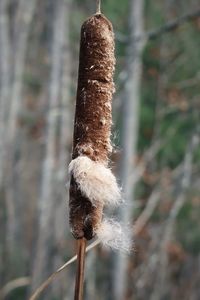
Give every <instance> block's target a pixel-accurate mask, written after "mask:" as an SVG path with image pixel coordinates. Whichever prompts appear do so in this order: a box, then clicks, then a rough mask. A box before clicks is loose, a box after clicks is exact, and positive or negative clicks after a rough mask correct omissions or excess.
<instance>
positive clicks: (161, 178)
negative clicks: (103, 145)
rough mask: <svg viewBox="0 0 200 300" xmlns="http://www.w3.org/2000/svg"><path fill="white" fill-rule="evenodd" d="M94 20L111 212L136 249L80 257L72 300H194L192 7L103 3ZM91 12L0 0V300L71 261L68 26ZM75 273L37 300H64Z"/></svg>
mask: <svg viewBox="0 0 200 300" xmlns="http://www.w3.org/2000/svg"><path fill="white" fill-rule="evenodd" d="M102 11H103V13H104V14H105V15H106V16H107V17H108V18H109V19H110V20H111V21H112V23H113V27H114V31H115V37H116V60H117V64H116V74H115V83H116V93H115V97H114V99H113V123H114V125H113V136H112V139H113V144H114V145H115V151H113V154H112V157H111V160H112V166H113V171H114V172H115V173H116V174H117V177H118V178H119V182H120V183H121V185H122V187H123V192H124V198H125V199H126V205H125V207H124V208H121V209H120V210H119V211H117V212H116V213H117V215H118V218H119V219H121V220H122V221H123V222H124V223H129V227H130V229H131V233H132V234H133V238H134V251H133V252H132V253H131V254H130V255H125V254H120V253H113V252H112V251H109V250H106V249H103V248H101V247H100V246H98V247H96V248H94V249H92V250H91V251H90V252H89V253H88V254H87V260H86V280H85V298H84V299H87V300H94V299H96V300H100V299H104V300H113V299H116V300H122V299H126V300H128V299H135V300H147V299H150V300H167V299H172V300H175V299H182V300H198V299H200V285H199V282H200V176H199V175H200V147H199V145H200V144H199V142H200V141H199V133H200V124H199V121H200V59H199V57H200V54H199V53H200V3H199V0H190V1H189V2H188V1H187V0H173V1H172V0H163V1H161V0H146V1H144V0H123V1H114V0H102ZM94 12H95V1H94V0H85V1H82V0H74V1H72V0H57V1H54V0H42V1H36V0H0V298H1V299H9V300H12V299H15V300H22V299H29V296H30V295H31V294H32V292H33V291H34V290H35V289H36V288H37V287H38V286H39V285H40V284H41V283H42V282H43V281H44V279H46V278H47V277H48V275H50V274H51V273H52V272H53V271H54V270H56V269H57V268H58V267H59V266H61V265H62V264H63V263H64V262H65V261H67V260H68V259H69V258H70V257H72V256H73V255H74V253H75V242H74V239H73V237H72V236H71V234H70V229H69V225H68V204H67V203H68V183H67V182H68V175H67V166H68V163H69V161H70V159H71V147H72V133H73V118H74V105H75V94H76V84H77V70H78V55H79V36H80V27H81V24H82V22H83V21H84V20H85V19H86V18H87V17H88V16H90V15H91V14H92V13H94ZM173 22H175V23H173ZM66 183H67V184H66ZM65 184H66V188H67V191H66V188H65ZM74 275H75V265H71V266H69V267H68V268H67V269H66V270H65V271H63V272H62V273H61V274H60V275H59V276H58V277H57V278H56V279H55V280H54V281H53V282H52V284H51V285H50V286H49V287H48V288H47V289H46V290H45V292H43V293H42V295H41V296H40V299H48V300H58V299H66V300H70V299H73V290H74V287H73V286H74Z"/></svg>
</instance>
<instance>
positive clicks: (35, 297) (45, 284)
mask: <svg viewBox="0 0 200 300" xmlns="http://www.w3.org/2000/svg"><path fill="white" fill-rule="evenodd" d="M99 243H100V240H98V239H97V240H96V241H94V242H93V243H91V244H90V245H89V246H88V247H87V248H86V251H85V252H86V253H87V252H88V251H90V250H91V249H93V248H94V247H96V246H97V245H98V244H99ZM76 260H77V255H75V256H73V257H72V258H71V259H70V260H68V261H67V262H66V263H65V264H64V265H62V266H61V267H60V268H59V269H57V270H56V271H55V272H54V273H52V274H51V275H50V276H49V277H48V278H47V279H46V280H45V281H44V282H43V283H42V284H41V285H40V286H39V287H38V288H37V290H36V291H35V292H34V294H33V295H32V296H31V297H30V298H29V300H35V299H37V298H38V296H39V295H40V294H41V293H42V292H43V291H44V290H45V289H46V288H47V287H48V286H49V284H50V283H51V282H52V281H53V279H54V278H55V277H56V276H57V275H58V274H59V273H60V272H62V271H63V270H64V269H65V268H66V267H67V266H69V265H70V264H72V263H73V262H75V261H76Z"/></svg>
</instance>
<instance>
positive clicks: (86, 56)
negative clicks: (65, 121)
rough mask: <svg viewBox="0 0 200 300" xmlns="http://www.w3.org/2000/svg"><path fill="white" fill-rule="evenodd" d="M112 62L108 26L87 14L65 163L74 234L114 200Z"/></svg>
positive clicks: (90, 227) (87, 229)
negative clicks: (70, 152) (71, 139)
mask: <svg viewBox="0 0 200 300" xmlns="http://www.w3.org/2000/svg"><path fill="white" fill-rule="evenodd" d="M114 66H115V56H114V34H113V29H112V25H111V23H110V22H109V21H108V20H107V19H106V17H105V16H104V15H102V14H96V15H93V16H92V17H90V18H89V19H88V20H86V21H85V22H84V24H83V25H82V29H81V42H80V57H79V75H78V88H77V98H76V113H75V123H74V143H73V155H72V159H73V160H72V162H71V163H70V166H69V171H70V174H71V184H70V225H71V228H72V233H73V235H74V237H75V238H77V239H79V238H83V237H84V238H86V239H87V240H89V239H91V238H92V237H93V236H94V235H95V233H96V232H97V230H98V228H99V227H100V225H101V222H102V210H103V206H104V205H106V204H117V203H118V202H119V201H120V190H119V188H118V185H117V182H116V179H115V177H114V175H113V174H112V172H111V171H110V169H109V168H108V157H109V154H110V153H111V151H112V145H111V142H110V136H111V125H112V105H111V101H112V95H113V93H114V82H113V73H114Z"/></svg>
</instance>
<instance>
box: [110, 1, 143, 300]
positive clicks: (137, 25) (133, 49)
mask: <svg viewBox="0 0 200 300" xmlns="http://www.w3.org/2000/svg"><path fill="white" fill-rule="evenodd" d="M143 9H144V1H143V0H131V1H130V16H129V27H130V40H129V44H128V49H127V61H126V63H127V65H126V66H127V80H126V83H125V87H124V94H123V99H124V102H123V104H122V106H123V115H122V118H123V119H122V122H123V123H122V135H121V136H122V160H121V170H120V177H121V181H122V187H123V191H124V195H125V200H126V205H125V207H123V208H121V210H120V216H121V219H122V221H123V222H124V223H126V224H127V223H130V224H131V223H132V215H133V208H134V185H133V184H132V181H131V176H130V174H131V173H132V172H134V167H135V157H136V148H137V136H138V115H139V98H140V95H139V94H140V82H141V73H142V61H141V54H142V50H143V47H144V41H137V42H136V41H135V39H134V37H135V36H137V35H142V34H143V26H144V25H143V22H144V16H143ZM127 263H128V257H127V256H126V255H124V254H119V255H117V257H116V269H115V281H114V298H115V299H116V300H118V299H119V300H122V299H124V297H125V291H126V282H127V276H126V274H127Z"/></svg>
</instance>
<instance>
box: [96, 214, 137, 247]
mask: <svg viewBox="0 0 200 300" xmlns="http://www.w3.org/2000/svg"><path fill="white" fill-rule="evenodd" d="M96 234H97V237H98V238H99V240H100V241H101V243H102V244H103V245H104V246H106V247H110V248H112V249H115V250H120V251H123V252H130V251H131V250H132V249H133V245H132V241H131V238H130V232H129V230H128V229H127V228H126V227H124V228H123V226H122V225H121V224H120V223H119V222H117V221H115V220H113V219H104V220H103V222H102V223H101V225H100V227H99V228H98V229H97V231H96Z"/></svg>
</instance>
